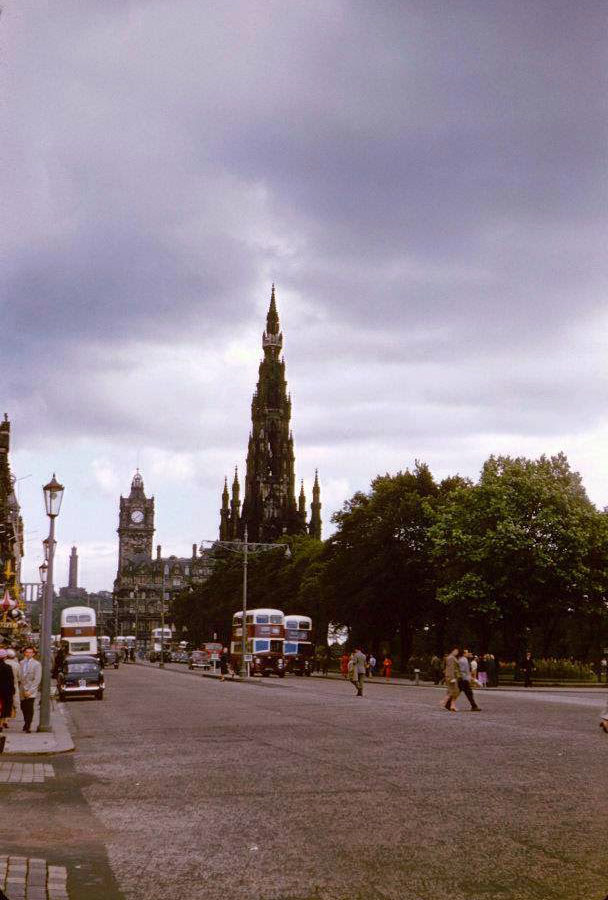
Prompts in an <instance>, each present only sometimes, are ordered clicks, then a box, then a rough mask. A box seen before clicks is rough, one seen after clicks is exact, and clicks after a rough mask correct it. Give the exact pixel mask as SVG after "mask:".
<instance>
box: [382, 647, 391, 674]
mask: <svg viewBox="0 0 608 900" xmlns="http://www.w3.org/2000/svg"><path fill="white" fill-rule="evenodd" d="M382 665H383V667H384V677H385V678H386V680H387V681H390V677H391V669H392V668H393V661H392V659H391V658H390V656H389V655H388V653H387V654H386V656H385V657H384V662H383V663H382Z"/></svg>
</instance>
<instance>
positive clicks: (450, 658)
mask: <svg viewBox="0 0 608 900" xmlns="http://www.w3.org/2000/svg"><path fill="white" fill-rule="evenodd" d="M459 676H460V669H459V667H458V647H454V648H453V649H452V650H451V651H450V652H449V653H448V655H447V656H446V658H445V668H444V672H443V680H444V681H445V686H446V688H447V691H448V693H447V696H446V698H445V699H444V700H442V701H441V705H442V706H443V708H444V709H447V710H448V711H449V712H456V700H457V699H458V697H459V696H460V688H459V687H458V678H459Z"/></svg>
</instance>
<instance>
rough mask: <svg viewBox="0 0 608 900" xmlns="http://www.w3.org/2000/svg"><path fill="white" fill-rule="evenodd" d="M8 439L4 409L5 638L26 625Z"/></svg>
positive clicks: (0, 483)
mask: <svg viewBox="0 0 608 900" xmlns="http://www.w3.org/2000/svg"><path fill="white" fill-rule="evenodd" d="M10 439H11V423H10V422H9V419H8V416H7V415H6V413H5V414H4V420H3V421H2V422H0V636H2V638H3V639H5V640H12V639H13V638H14V637H16V635H17V632H18V631H20V630H21V629H23V628H24V627H25V612H24V611H25V604H24V601H23V599H22V591H21V560H22V558H23V546H24V545H23V519H22V518H21V510H20V507H19V503H18V501H17V496H16V494H15V476H14V475H13V473H12V471H11V466H10V459H9V452H10Z"/></svg>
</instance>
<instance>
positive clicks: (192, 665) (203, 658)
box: [188, 650, 211, 669]
mask: <svg viewBox="0 0 608 900" xmlns="http://www.w3.org/2000/svg"><path fill="white" fill-rule="evenodd" d="M210 666H211V662H210V660H209V653H208V652H207V651H206V650H193V651H192V653H191V654H190V660H189V662H188V668H189V669H208V668H209V667H210Z"/></svg>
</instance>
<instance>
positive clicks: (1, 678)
mask: <svg viewBox="0 0 608 900" xmlns="http://www.w3.org/2000/svg"><path fill="white" fill-rule="evenodd" d="M35 652H36V651H35V648H34V647H26V648H25V650H24V651H23V658H22V659H21V661H19V659H18V658H17V651H16V650H15V649H14V648H13V647H9V648H8V649H5V648H0V728H2V729H5V728H8V723H9V721H10V720H11V719H14V718H15V716H16V715H17V707H18V706H20V707H21V712H22V713H23V731H26V732H28V733H29V732H30V731H31V730H32V719H33V718H34V704H35V702H36V695H37V694H38V688H39V686H40V680H41V678H42V666H41V665H40V663H39V662H38V660H37V659H36V658H35Z"/></svg>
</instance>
